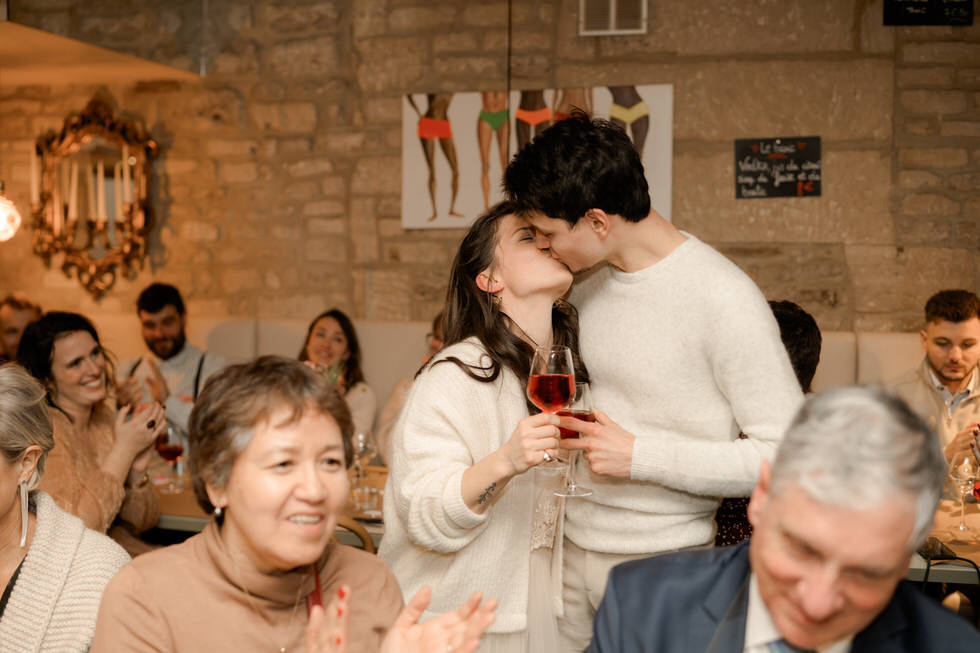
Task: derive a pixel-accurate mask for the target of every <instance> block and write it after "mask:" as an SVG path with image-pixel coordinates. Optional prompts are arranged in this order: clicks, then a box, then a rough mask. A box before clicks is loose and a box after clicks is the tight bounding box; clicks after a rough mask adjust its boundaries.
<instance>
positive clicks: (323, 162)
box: [286, 158, 333, 177]
mask: <svg viewBox="0 0 980 653" xmlns="http://www.w3.org/2000/svg"><path fill="white" fill-rule="evenodd" d="M328 172H333V164H332V163H330V160H329V159H326V158H317V159H303V160H302V161H295V162H293V163H290V164H287V165H286V173H287V174H288V175H289V176H290V177H311V176H313V175H322V174H325V173H328Z"/></svg>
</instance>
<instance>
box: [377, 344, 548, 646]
mask: <svg viewBox="0 0 980 653" xmlns="http://www.w3.org/2000/svg"><path fill="white" fill-rule="evenodd" d="M483 351H484V350H483V347H482V346H481V345H480V344H479V343H478V341H476V340H475V339H473V338H471V339H469V340H467V341H464V342H461V343H458V344H455V345H452V346H450V347H447V348H445V349H443V350H442V351H441V352H440V353H439V354H438V356H437V360H442V359H445V358H446V357H448V356H455V357H458V358H460V359H461V360H463V361H464V362H467V363H475V362H478V361H479V360H480V358H481V356H484V355H483ZM527 414H528V411H527V407H526V405H525V402H524V383H523V381H519V380H518V379H517V378H516V377H515V376H514V375H513V374H512V373H510V372H508V371H502V372H501V374H500V376H499V377H498V378H497V379H496V380H495V381H494V382H493V383H481V382H479V381H476V380H474V379H471V378H470V377H468V376H467V375H466V373H465V372H463V371H462V370H461V369H460V368H459V367H458V366H457V365H456V364H454V363H452V362H443V363H438V364H435V365H432V366H430V367H429V368H428V369H427V370H426V371H425V372H423V373H422V374H421V375H419V377H418V378H417V379H416V380H415V383H414V384H413V385H412V388H411V390H410V391H409V394H408V398H407V400H406V402H405V408H404V410H403V411H402V414H401V417H400V418H399V421H398V423H397V424H396V426H395V430H394V433H393V437H392V445H391V467H390V471H389V475H388V485H387V487H386V491H385V505H384V518H385V536H384V539H383V540H382V542H381V550H380V552H379V554H380V556H381V557H382V558H383V559H384V560H385V561H386V562H387V563H388V565H389V566H390V567H391V570H392V571H393V572H394V574H395V577H396V578H397V579H398V583H399V585H401V588H402V591H403V592H404V595H405V596H406V597H411V596H412V595H413V594H415V592H417V591H418V590H419V589H420V588H421V587H422V586H423V585H429V586H430V587H432V602H431V603H430V604H429V609H428V611H427V613H426V614H425V615H424V616H423V618H424V619H427V618H430V617H433V616H436V615H438V614H440V613H442V612H446V611H449V610H454V609H456V608H457V607H458V606H459V605H460V604H461V603H462V602H463V601H464V600H466V598H467V597H468V596H469V595H470V594H471V593H472V592H473V591H474V590H481V591H482V592H483V593H484V596H486V597H492V598H496V599H498V600H499V601H500V606H499V607H498V608H497V611H496V615H497V620H496V622H495V623H494V624H493V625H492V626H491V627H490V629H489V630H490V631H491V632H500V633H506V632H516V631H519V630H523V629H524V628H526V624H527V597H528V568H529V560H530V555H531V523H532V513H533V492H532V486H533V480H532V478H531V474H530V473H527V474H522V475H519V476H516V477H514V478H513V479H511V481H510V482H509V483H508V484H507V485H506V486H505V487H504V488H503V490H501V491H500V492H499V493H498V495H497V499H496V501H495V502H494V504H493V505H492V506H491V507H490V508H489V509H488V510H487V511H486V512H485V513H484V514H482V515H478V514H476V513H474V512H473V511H471V510H470V509H469V508H468V507H467V506H466V504H465V503H464V502H463V498H462V494H461V489H460V488H461V482H462V478H463V472H464V471H465V470H466V469H467V468H469V467H470V466H472V465H473V464H474V463H475V462H477V461H479V460H480V459H482V458H484V457H486V456H487V455H488V454H490V453H492V452H493V451H495V450H497V449H499V448H500V446H501V445H502V444H503V443H504V442H506V441H507V440H508V439H509V438H510V436H511V433H512V432H513V430H514V428H515V427H516V426H517V422H518V421H519V420H521V419H522V418H524V417H526V416H527Z"/></svg>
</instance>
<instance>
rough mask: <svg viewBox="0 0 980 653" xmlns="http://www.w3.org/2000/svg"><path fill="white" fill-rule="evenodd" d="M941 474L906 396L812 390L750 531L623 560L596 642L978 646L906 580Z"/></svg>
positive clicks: (979, 638) (616, 651) (720, 651)
mask: <svg viewBox="0 0 980 653" xmlns="http://www.w3.org/2000/svg"><path fill="white" fill-rule="evenodd" d="M945 473H946V467H945V461H944V460H943V457H942V453H941V452H940V450H939V447H938V446H937V444H936V436H935V435H934V434H933V433H931V432H930V431H929V429H928V427H926V426H925V424H924V423H923V422H922V421H921V420H920V419H919V418H918V417H916V416H915V415H914V414H913V413H912V412H911V411H910V410H909V409H908V407H907V406H906V405H905V404H904V403H903V402H902V401H901V400H899V399H896V398H894V397H892V396H890V395H886V394H885V393H883V392H882V391H880V390H873V389H866V388H841V389H837V390H832V391H829V392H826V393H824V394H822V395H818V396H815V397H813V398H811V399H810V400H809V401H808V402H807V403H806V404H805V405H804V406H803V408H802V409H801V410H800V412H799V414H798V415H797V416H796V418H795V420H794V421H793V423H792V425H791V426H790V427H789V430H788V431H787V434H786V438H785V440H784V441H783V444H782V446H781V447H780V448H779V451H778V453H777V455H776V460H775V462H774V463H773V465H772V468H771V469H770V467H769V465H768V464H767V463H763V466H762V471H761V474H760V478H759V481H758V484H757V485H756V488H755V490H754V491H753V493H752V500H751V503H750V504H749V521H750V522H751V523H752V525H753V527H754V529H755V530H754V533H753V535H752V538H751V539H750V540H749V542H748V543H745V544H742V545H739V546H736V547H733V548H725V549H706V550H698V551H685V552H681V553H675V554H667V555H661V556H656V557H653V558H647V559H645V560H637V561H634V562H628V563H625V564H622V565H619V566H617V567H615V568H614V569H613V571H612V572H611V573H610V576H609V584H608V585H607V587H606V594H605V597H604V598H603V601H602V605H601V606H600V607H599V611H598V613H597V614H596V619H595V626H594V636H593V640H592V644H591V645H590V646H589V648H588V651H590V652H593V653H653V652H655V651H656V652H663V653H677V652H684V653H693V652H701V651H704V652H710V653H769V652H770V651H798V650H817V651H820V652H821V653H845V652H847V651H851V652H854V653H858V652H863V651H868V652H872V651H873V652H875V653H880V652H887V651H908V652H909V653H912V652H915V653H928V652H930V651H936V652H937V653H938V652H940V651H942V652H943V653H953V652H958V651H964V652H966V651H970V652H971V653H976V652H977V651H980V633H978V631H977V630H976V629H975V628H973V627H972V626H970V625H969V624H968V623H967V622H966V621H965V620H963V619H962V618H960V617H958V616H956V615H954V614H953V613H951V612H949V611H947V610H946V609H944V608H942V607H941V606H939V605H938V604H937V603H935V602H934V601H932V600H930V599H928V598H927V597H925V596H924V595H922V594H921V593H920V592H919V591H918V590H917V589H916V588H915V587H913V586H911V585H910V584H908V583H907V582H904V581H902V578H903V577H904V576H905V573H906V571H907V570H908V566H909V561H910V560H911V556H912V553H913V552H914V551H915V549H916V548H917V547H918V546H919V545H920V544H921V543H922V542H923V540H924V539H925V537H926V536H927V534H928V532H929V529H930V527H931V524H932V518H933V513H934V512H935V508H936V505H937V503H938V500H939V493H940V490H941V487H942V482H943V478H944V476H945ZM794 647H796V648H794Z"/></svg>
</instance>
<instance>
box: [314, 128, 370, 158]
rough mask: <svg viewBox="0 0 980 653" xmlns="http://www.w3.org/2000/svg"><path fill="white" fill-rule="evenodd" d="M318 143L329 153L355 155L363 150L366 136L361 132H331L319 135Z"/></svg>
mask: <svg viewBox="0 0 980 653" xmlns="http://www.w3.org/2000/svg"><path fill="white" fill-rule="evenodd" d="M317 140H318V142H319V143H321V144H322V146H323V147H325V148H326V149H327V150H328V151H330V152H336V153H340V154H356V153H358V152H361V151H363V150H364V145H365V143H366V141H367V134H366V133H365V132H362V131H349V130H346V131H341V130H336V131H331V132H329V133H326V134H321V135H320V136H319V137H318V139H317Z"/></svg>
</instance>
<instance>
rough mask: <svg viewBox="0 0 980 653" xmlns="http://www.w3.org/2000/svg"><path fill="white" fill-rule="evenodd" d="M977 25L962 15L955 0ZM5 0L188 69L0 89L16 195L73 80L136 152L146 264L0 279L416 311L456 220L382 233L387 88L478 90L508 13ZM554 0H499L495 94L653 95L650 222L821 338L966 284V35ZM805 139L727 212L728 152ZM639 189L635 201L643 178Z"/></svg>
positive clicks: (435, 303) (396, 95) (833, 17)
mask: <svg viewBox="0 0 980 653" xmlns="http://www.w3.org/2000/svg"><path fill="white" fill-rule="evenodd" d="M977 4H978V15H980V2H978V3H977ZM207 7H208V14H207V16H203V15H202V3H201V2H200V0H183V1H182V0H174V1H172V2H167V3H160V2H154V1H152V0H132V1H130V2H126V3H121V2H118V1H117V0H11V15H12V17H13V18H14V19H15V20H17V21H18V22H22V23H25V24H29V25H33V26H37V27H40V28H43V29H47V30H50V31H53V32H56V33H59V34H64V35H68V36H72V37H74V38H79V39H82V40H85V41H88V42H91V43H95V44H97V45H102V46H105V47H109V48H113V49H116V50H120V51H123V52H127V53H130V54H134V55H138V56H142V57H146V58H149V59H152V60H155V61H158V62H161V63H166V64H169V65H173V66H177V67H180V68H184V69H187V70H194V71H198V70H200V69H201V68H202V66H203V67H204V69H205V70H206V74H205V76H204V77H203V79H202V80H201V81H200V82H193V83H163V82H160V83H141V84H132V85H125V86H103V87H90V86H84V87H74V86H73V87H63V86H61V87H51V86H43V85H40V86H34V87H20V88H11V87H5V86H2V72H0V178H2V179H5V180H6V181H7V186H8V190H9V195H10V196H11V197H12V199H14V200H15V201H17V202H18V203H19V205H20V206H21V207H26V204H27V203H26V200H27V180H28V172H27V162H28V152H29V147H30V146H31V143H32V140H33V137H34V136H36V135H37V134H39V133H41V132H43V131H45V130H47V129H50V128H54V127H56V126H57V125H59V124H60V122H61V120H62V119H63V118H64V116H65V115H66V114H67V113H69V112H70V111H77V110H80V109H81V108H82V107H84V105H85V104H86V102H87V101H88V100H89V99H90V98H91V97H92V96H93V95H95V94H96V93H98V94H100V95H101V96H102V97H105V98H107V99H109V100H110V101H111V102H112V103H113V104H114V105H115V107H116V108H117V109H119V110H120V111H122V112H125V113H127V114H131V115H135V116H139V117H141V118H142V119H143V120H144V121H145V124H146V125H147V127H148V128H149V129H150V131H151V134H152V135H153V136H154V137H155V138H156V139H157V140H158V141H159V142H160V143H161V146H162V154H161V156H160V157H159V159H158V160H157V162H156V164H155V176H154V184H153V201H154V205H155V208H156V217H157V226H156V228H155V230H154V233H153V238H152V244H151V257H150V261H149V262H148V265H147V267H146V269H144V270H143V271H142V272H141V273H140V274H139V275H138V276H136V277H135V278H132V279H125V280H122V281H120V282H118V283H117V286H116V288H114V289H113V290H112V291H111V292H110V294H109V295H108V296H107V297H106V298H104V299H103V300H101V302H98V303H96V302H94V301H93V300H91V299H90V298H88V297H87V296H86V295H85V293H84V292H83V291H82V290H81V289H80V287H79V286H78V285H77V283H76V282H74V281H69V280H66V279H65V278H64V277H63V275H62V274H61V272H60V271H59V270H57V268H55V269H52V270H47V269H45V268H44V267H43V265H42V264H41V262H40V261H39V260H38V259H37V258H36V257H34V256H33V255H32V254H31V253H30V234H29V230H27V229H24V230H22V231H21V232H20V233H19V234H18V235H17V236H16V237H15V238H14V239H13V240H12V241H10V242H8V243H4V244H0V290H6V289H8V288H9V289H19V290H24V291H26V292H28V293H30V294H31V295H34V296H36V297H37V298H39V299H40V300H41V301H42V302H43V304H44V305H45V306H46V307H63V308H71V309H76V310H82V311H85V312H87V313H89V314H92V315H93V316H94V317H97V316H98V314H99V313H100V312H120V311H128V310H131V307H132V306H133V302H134V299H135V296H136V294H137V293H138V292H139V290H140V289H141V288H142V287H143V286H144V285H145V284H146V283H148V282H149V281H150V280H151V279H160V280H166V281H170V282H173V283H176V284H177V285H179V286H180V287H181V288H182V289H183V290H184V292H185V294H186V295H187V299H188V303H189V308H190V310H191V311H192V312H194V313H197V314H206V315H210V316H221V315H259V316H289V317H305V316H312V315H314V314H315V313H317V312H319V311H320V310H322V309H323V308H324V307H327V306H333V305H336V306H339V307H341V308H343V309H345V310H347V311H349V312H351V313H352V314H353V315H354V316H356V317H361V318H368V319H382V320H409V319H418V320H424V319H428V318H429V317H430V316H431V315H432V314H434V313H435V312H436V310H438V308H439V305H440V303H441V301H442V297H443V293H444V289H445V282H446V278H447V271H448V266H449V263H450V261H451V259H452V255H453V252H454V250H455V246H456V243H457V242H458V239H459V238H460V236H461V232H459V231H413V232H406V231H404V230H402V228H401V225H400V218H399V211H400V191H401V188H400V186H401V183H400V177H401V153H400V142H401V131H400V129H401V128H400V101H401V100H400V98H401V96H402V95H403V94H404V93H406V92H409V91H411V92H425V91H437V90H439V91H473V90H490V89H497V88H503V87H504V86H505V84H506V80H507V60H508V59H507V40H508V4H507V3H506V2H474V1H470V2H464V1H461V0H447V1H444V2H438V3H433V2H430V1H422V0H344V1H341V0H337V1H335V2H318V1H314V0H291V1H289V0H278V1H276V0H251V1H246V0H209V2H208V3H207ZM577 8H578V2H577V0H554V1H553V2H548V1H536V0H534V1H524V0H514V2H513V5H512V9H511V15H512V30H511V33H512V57H511V85H512V87H513V88H522V87H523V88H533V87H557V86H577V85H578V86H581V85H606V84H627V83H628V84H652V83H671V84H673V85H674V162H673V174H674V182H673V189H672V192H673V198H674V204H673V216H674V221H675V223H676V224H677V225H678V226H680V227H681V228H683V229H686V230H689V231H691V232H693V233H694V234H696V235H698V236H699V237H701V238H702V239H704V240H706V241H708V242H709V243H711V244H713V245H715V246H716V247H718V248H719V249H721V250H722V251H723V252H725V253H726V254H727V255H729V256H730V257H732V258H733V259H734V260H735V261H736V262H737V263H738V264H739V265H740V266H742V268H743V269H745V270H746V271H747V272H748V273H749V274H750V275H751V276H752V277H753V278H754V279H755V280H756V281H757V282H758V284H759V285H760V287H761V288H762V289H763V291H764V292H765V293H766V295H767V296H768V297H770V298H773V299H776V298H789V299H794V300H796V301H798V302H799V303H801V304H802V305H803V306H804V307H805V308H807V309H808V310H809V311H811V312H812V313H814V315H815V316H816V317H817V319H818V321H819V323H820V325H821V326H822V327H823V328H825V329H853V328H857V329H865V330H891V329H912V328H915V327H916V326H917V325H918V321H919V319H920V318H919V315H920V312H921V307H922V305H923V303H924V301H925V299H926V298H927V297H928V296H929V295H930V294H931V293H932V292H934V291H935V290H937V289H939V288H942V287H952V286H960V287H968V288H976V287H977V285H978V281H980V23H978V24H977V25H974V26H973V27H969V28H942V27H938V28H937V27H928V28H923V27H919V28H893V27H885V26H883V25H882V24H881V2H880V0H876V1H869V0H863V1H862V0H858V1H857V2H855V1H854V0H796V1H786V0H778V1H768V2H766V1H759V0H752V1H751V2H750V1H748V0H743V1H738V2H732V1H731V0H702V1H701V2H698V3H691V2H686V1H685V0H656V1H654V2H652V3H651V5H650V15H651V28H650V32H649V34H647V35H645V36H632V37H607V38H582V37H578V36H577V35H576V26H577V23H576V20H577V19H576V12H577ZM793 135H819V136H821V137H822V145H823V172H824V175H823V195H822V197H819V198H805V199H767V200H739V201H736V200H735V199H734V194H733V154H732V140H733V139H735V138H743V137H769V136H793ZM653 192H654V193H656V192H657V189H653Z"/></svg>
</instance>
